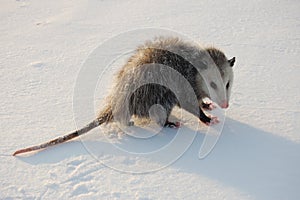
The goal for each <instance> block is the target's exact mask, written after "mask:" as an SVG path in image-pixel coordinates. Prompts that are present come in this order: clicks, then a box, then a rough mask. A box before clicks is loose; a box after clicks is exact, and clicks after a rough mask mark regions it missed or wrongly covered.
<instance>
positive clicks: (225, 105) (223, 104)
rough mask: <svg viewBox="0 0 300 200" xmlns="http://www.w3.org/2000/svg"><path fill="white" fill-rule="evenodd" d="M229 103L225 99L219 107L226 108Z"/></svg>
mask: <svg viewBox="0 0 300 200" xmlns="http://www.w3.org/2000/svg"><path fill="white" fill-rule="evenodd" d="M228 107H229V104H228V102H227V101H225V102H224V103H222V104H221V108H228Z"/></svg>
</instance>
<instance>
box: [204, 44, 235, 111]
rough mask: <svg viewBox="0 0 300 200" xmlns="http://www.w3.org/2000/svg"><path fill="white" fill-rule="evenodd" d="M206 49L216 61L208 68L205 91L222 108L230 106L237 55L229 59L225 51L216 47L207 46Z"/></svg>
mask: <svg viewBox="0 0 300 200" xmlns="http://www.w3.org/2000/svg"><path fill="white" fill-rule="evenodd" d="M205 50H206V51H207V52H208V54H209V56H210V57H211V59H212V60H213V62H214V63H213V65H212V66H208V69H207V71H208V72H207V74H206V81H205V82H206V86H207V87H204V88H205V89H206V91H205V92H206V94H207V96H208V97H209V98H210V99H211V100H213V101H215V102H216V103H217V104H218V105H219V106H220V107H221V108H228V107H229V99H230V94H231V88H232V84H233V70H232V67H233V65H234V63H235V57H233V58H231V59H227V58H226V56H225V55H224V53H223V52H222V51H220V50H218V49H216V48H207V49H205ZM208 63H211V62H208ZM216 66H217V67H216Z"/></svg>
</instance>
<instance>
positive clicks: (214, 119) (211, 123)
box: [205, 117, 220, 126]
mask: <svg viewBox="0 0 300 200" xmlns="http://www.w3.org/2000/svg"><path fill="white" fill-rule="evenodd" d="M219 122H220V120H219V119H218V117H210V122H206V123H205V124H206V125H207V126H210V125H214V124H217V123H219Z"/></svg>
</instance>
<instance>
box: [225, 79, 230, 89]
mask: <svg viewBox="0 0 300 200" xmlns="http://www.w3.org/2000/svg"><path fill="white" fill-rule="evenodd" d="M229 86H230V85H229V81H228V83H227V84H226V89H227V90H228V88H229Z"/></svg>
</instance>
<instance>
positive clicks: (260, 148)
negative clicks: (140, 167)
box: [172, 118, 300, 199]
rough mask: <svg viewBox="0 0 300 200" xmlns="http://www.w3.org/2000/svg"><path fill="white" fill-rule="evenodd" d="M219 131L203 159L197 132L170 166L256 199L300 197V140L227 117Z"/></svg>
mask: <svg viewBox="0 0 300 200" xmlns="http://www.w3.org/2000/svg"><path fill="white" fill-rule="evenodd" d="M222 133H223V134H222V135H221V138H220V139H219V141H218V143H217V145H216V146H215V148H214V149H213V151H212V152H211V154H209V155H208V156H207V157H206V158H204V159H202V160H200V159H197V156H198V152H199V148H200V145H201V143H202V142H203V135H202V134H198V135H197V137H196V138H195V141H194V143H193V145H192V146H191V147H190V148H189V149H188V150H187V151H186V152H185V155H184V156H182V157H181V158H180V159H179V160H178V161H177V162H176V163H174V165H173V166H172V167H174V168H177V169H180V170H182V171H184V172H187V173H195V174H199V175H204V176H206V177H209V178H212V179H214V180H216V181H218V182H220V183H222V184H223V185H225V186H231V187H234V188H238V189H240V191H244V192H245V193H246V194H249V195H250V196H253V197H255V199H300V193H299V191H298V190H299V185H300V144H297V143H294V142H291V141H288V140H286V139H284V138H281V137H278V136H275V135H274V134H272V133H269V132H265V131H263V130H259V129H257V128H255V127H251V126H250V125H247V124H245V123H241V122H238V121H236V120H233V119H230V118H226V123H225V126H224V129H223V132H222ZM296 195H297V197H296Z"/></svg>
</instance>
